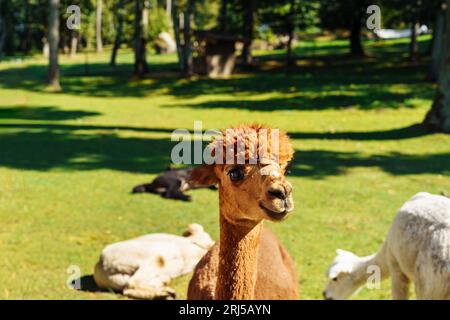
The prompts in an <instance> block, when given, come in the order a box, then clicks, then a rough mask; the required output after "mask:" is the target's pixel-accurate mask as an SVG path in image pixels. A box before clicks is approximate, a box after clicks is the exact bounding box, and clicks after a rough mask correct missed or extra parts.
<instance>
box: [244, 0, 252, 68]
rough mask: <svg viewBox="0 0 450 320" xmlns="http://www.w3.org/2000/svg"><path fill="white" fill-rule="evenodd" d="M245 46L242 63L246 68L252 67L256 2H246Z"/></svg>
mask: <svg viewBox="0 0 450 320" xmlns="http://www.w3.org/2000/svg"><path fill="white" fill-rule="evenodd" d="M244 5H245V7H244V45H243V47H242V62H243V64H244V66H248V65H251V64H252V62H253V57H252V42H253V29H254V10H255V1H254V0H245V1H244Z"/></svg>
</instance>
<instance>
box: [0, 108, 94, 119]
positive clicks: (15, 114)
mask: <svg viewBox="0 0 450 320" xmlns="http://www.w3.org/2000/svg"><path fill="white" fill-rule="evenodd" d="M98 115H100V113H99V112H92V111H83V110H60V109H58V108H56V107H34V106H32V107H27V106H24V105H22V106H14V107H10V108H1V107H0V120H4V119H14V120H50V121H58V120H59V121H62V120H75V119H80V118H84V117H92V116H98Z"/></svg>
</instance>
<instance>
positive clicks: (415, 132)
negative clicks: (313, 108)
mask: <svg viewBox="0 0 450 320" xmlns="http://www.w3.org/2000/svg"><path fill="white" fill-rule="evenodd" d="M429 134H430V132H429V131H427V130H426V129H425V128H424V126H423V125H422V124H413V125H410V126H407V127H403V128H397V129H391V130H379V131H360V132H357V131H348V132H289V136H290V137H291V138H292V139H325V140H357V141H371V140H377V141H383V140H400V139H411V138H418V137H422V136H425V135H429Z"/></svg>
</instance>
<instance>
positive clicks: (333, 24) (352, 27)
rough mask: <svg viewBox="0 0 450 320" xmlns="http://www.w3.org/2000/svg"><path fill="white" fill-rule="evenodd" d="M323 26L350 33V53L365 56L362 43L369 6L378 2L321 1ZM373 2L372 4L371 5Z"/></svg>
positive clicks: (353, 0) (361, 0) (354, 0)
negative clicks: (341, 29) (345, 30)
mask: <svg viewBox="0 0 450 320" xmlns="http://www.w3.org/2000/svg"><path fill="white" fill-rule="evenodd" d="M321 2H322V5H321V7H320V18H321V25H322V27H323V28H326V29H330V30H336V29H340V28H344V29H347V30H349V31H350V37H349V40H350V53H351V54H352V55H354V56H364V55H365V52H364V47H363V45H362V42H361V34H362V28H363V23H364V21H365V19H364V18H365V17H366V10H367V7H368V6H369V4H374V3H373V2H376V1H368V0H346V1H335V0H321ZM371 2H372V3H371Z"/></svg>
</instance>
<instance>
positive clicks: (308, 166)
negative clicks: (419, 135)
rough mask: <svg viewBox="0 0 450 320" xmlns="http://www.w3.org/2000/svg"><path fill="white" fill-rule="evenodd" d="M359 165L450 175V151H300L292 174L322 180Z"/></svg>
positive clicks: (403, 172)
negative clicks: (372, 153) (433, 152)
mask: <svg viewBox="0 0 450 320" xmlns="http://www.w3.org/2000/svg"><path fill="white" fill-rule="evenodd" d="M357 167H365V168H379V169H381V170H383V171H384V172H387V173H390V174H392V175H409V174H442V175H450V152H447V153H437V154H426V155H425V154H424V155H409V154H404V153H399V152H391V153H388V154H376V155H368V156H366V155H363V154H361V153H358V152H337V151H328V150H305V151H303V150H298V151H296V153H295V158H294V162H293V164H292V165H291V167H290V175H294V176H300V177H311V178H316V179H321V178H324V177H327V176H337V175H342V174H345V173H346V171H347V170H349V169H352V168H357Z"/></svg>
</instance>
